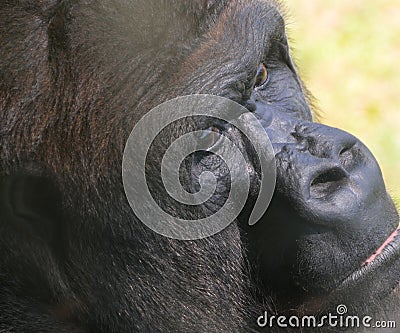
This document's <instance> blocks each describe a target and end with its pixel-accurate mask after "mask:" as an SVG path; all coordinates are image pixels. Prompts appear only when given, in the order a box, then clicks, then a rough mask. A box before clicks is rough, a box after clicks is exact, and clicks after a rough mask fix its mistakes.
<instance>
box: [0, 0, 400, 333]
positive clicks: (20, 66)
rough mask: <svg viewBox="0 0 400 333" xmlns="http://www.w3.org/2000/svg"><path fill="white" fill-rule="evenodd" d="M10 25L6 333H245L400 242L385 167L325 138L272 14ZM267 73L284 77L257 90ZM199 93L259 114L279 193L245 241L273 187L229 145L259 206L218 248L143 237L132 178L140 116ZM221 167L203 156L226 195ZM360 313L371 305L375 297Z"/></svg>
mask: <svg viewBox="0 0 400 333" xmlns="http://www.w3.org/2000/svg"><path fill="white" fill-rule="evenodd" d="M0 21H1V22H2V24H1V25H0V39H1V48H0V143H1V144H0V172H1V185H0V195H1V201H0V208H1V209H0V253H1V255H0V331H7V332H8V331H12V332H107V333H108V332H120V333H122V332H249V331H250V327H254V323H255V320H256V318H257V316H258V315H260V314H262V311H263V310H264V309H268V308H269V306H272V304H270V303H269V302H270V300H271V298H273V302H274V304H278V305H279V308H281V309H282V310H288V309H289V308H290V309H292V308H295V309H301V308H302V307H306V309H307V306H306V305H307V303H311V302H312V301H313V300H314V299H317V303H318V304H319V301H318V299H319V297H320V296H321V295H325V294H330V293H331V292H332V291H333V290H334V289H335V288H336V287H337V286H338V284H339V282H340V281H342V280H343V279H344V278H345V277H346V276H348V275H349V274H350V273H351V272H352V271H354V270H356V269H357V268H358V267H359V266H360V265H361V263H362V262H363V261H364V260H365V259H366V258H368V257H369V256H370V254H372V253H373V251H374V250H375V249H376V248H377V247H379V245H380V244H381V243H382V242H383V241H384V240H385V239H386V238H387V236H388V235H389V234H390V233H391V232H392V231H393V230H394V229H395V227H396V225H397V223H398V215H397V212H396V210H395V208H394V205H393V203H392V201H391V200H390V198H389V196H388V195H387V193H386V190H385V188H384V184H383V181H382V177H381V174H380V171H379V167H378V165H377V164H376V162H375V160H374V159H373V157H372V155H371V154H370V153H369V152H368V150H367V149H366V148H365V147H364V146H363V145H362V144H361V143H360V142H359V141H358V140H357V139H356V138H354V137H352V136H350V135H348V134H346V133H344V132H341V131H339V130H336V129H332V128H329V127H326V126H323V125H319V124H315V123H312V122H311V121H312V114H311V111H310V107H309V106H308V102H307V97H306V95H307V94H306V90H305V89H304V87H303V86H302V83H301V81H300V80H299V78H298V75H297V73H296V70H295V67H294V65H293V63H292V61H291V59H290V56H289V51H288V45H287V40H286V36H285V30H284V21H283V18H282V15H281V14H280V11H279V9H278V7H277V5H276V4H275V3H274V2H272V1H266V2H260V1H253V0H248V1H240V0H237V1H235V0H232V1H202V0H198V1H194V0H193V1H189V0H187V1H184V0H182V1H177V0H168V1H166V0H165V1H162V0H159V1H156V0H146V1H145V0H138V1H123V0H120V1H87V2H83V1H55V0H54V1H53V0H45V1H40V2H37V1H29V0H27V1H19V2H17V3H13V2H9V1H2V2H1V6H0ZM260 62H264V63H265V64H266V66H267V67H268V69H269V75H270V77H269V80H268V82H267V83H266V84H265V85H264V86H262V87H258V88H257V89H254V77H255V74H256V71H257V68H258V65H259V64H260ZM192 93H208V94H215V95H219V96H224V97H227V98H230V99H232V100H234V101H236V102H238V103H241V104H242V105H244V106H246V107H247V108H248V109H249V111H251V112H255V114H256V115H257V116H258V118H259V119H260V121H261V122H262V124H263V125H264V127H265V129H266V130H267V132H268V134H269V135H270V138H271V140H272V142H273V143H274V148H275V149H276V153H277V171H278V183H277V190H276V194H275V197H274V199H273V203H272V206H271V208H270V209H269V210H268V212H267V214H266V216H265V217H264V218H263V219H262V221H260V222H259V223H258V224H256V226H254V227H252V228H250V227H248V226H247V224H246V216H247V214H248V210H250V209H251V204H252V202H254V199H255V197H256V195H257V191H258V187H259V170H258V166H257V160H256V158H254V156H253V155H252V153H253V151H252V149H251V147H249V144H248V142H246V141H245V140H244V139H243V138H242V137H241V135H240V134H239V133H237V132H235V131H233V132H231V134H230V135H233V136H234V137H235V138H236V140H237V141H238V144H239V145H240V147H241V148H242V150H243V152H244V153H246V154H247V160H248V163H249V171H250V172H251V176H252V184H253V185H252V189H251V193H250V198H249V204H248V206H247V208H246V210H245V211H244V212H243V214H242V215H241V218H240V221H239V222H235V223H232V224H231V225H230V227H228V228H227V229H225V230H224V231H222V232H221V233H219V234H217V235H215V236H213V237H210V238H207V239H203V240H199V241H191V242H183V241H176V240H171V239H168V238H165V237H162V236H160V235H158V234H156V233H154V232H153V231H151V230H149V229H148V228H147V227H145V226H144V225H143V224H142V223H141V222H140V221H138V220H137V218H136V217H135V216H134V214H133V212H132V210H131V209H130V207H129V205H128V202H127V200H126V198H125V194H124V191H123V187H122V181H121V162H122V152H123V148H124V144H125V142H126V140H127V138H128V135H129V132H130V131H131V129H132V128H133V126H134V124H135V123H136V122H137V121H138V119H140V117H141V116H143V114H145V113H146V112H147V111H148V110H150V109H151V107H153V106H156V105H158V104H159V103H161V102H163V101H165V100H168V99H170V98H173V97H176V96H178V95H184V94H192ZM192 125H193V124H187V127H188V128H190V126H192ZM222 130H224V129H222ZM184 131H185V126H182V127H179V128H175V129H174V133H173V134H174V135H175V136H179V135H180V134H181V133H182V132H184ZM162 148H163V147H160V149H162ZM149 156H152V155H151V154H150V155H149ZM202 160H203V161H202ZM200 161H202V162H203V163H200ZM156 162H157V159H156V158H155V159H154V163H153V164H151V163H150V166H149V168H150V170H151V168H157V163H156ZM205 162H207V163H208V164H207V163H205ZM199 163H200V164H199ZM219 163H220V160H218V159H216V158H215V157H212V156H208V155H197V156H194V158H193V161H192V162H190V163H188V165H191V166H192V168H193V169H191V170H189V171H188V174H189V176H190V177H192V179H193V177H194V178H196V177H197V176H198V174H199V172H201V171H202V170H204V167H205V166H207V165H209V166H210V167H213V169H214V170H218V171H217V174H218V172H219V174H220V175H221V181H220V182H219V189H221V188H222V189H223V188H224V186H225V185H224V181H225V178H226V177H225V174H224V169H223V168H224V166H223V165H222V166H221V167H220V168H219ZM332 170H333V172H332ZM323 173H326V174H327V175H328V176H327V177H325V178H323V180H322V181H319V182H316V184H314V185H313V186H311V184H312V181H313V179H316V177H318V175H321V174H323ZM189 176H188V178H187V179H189V178H190V177H189ZM327 179H328V180H330V182H328V181H327ZM154 184H157V180H154ZM193 186H194V187H196V181H195V180H194V182H193ZM189 187H190V186H189ZM225 187H226V186H225ZM155 188H157V186H155ZM309 193H311V195H309ZM223 198H224V193H223V191H222V192H221V193H217V194H216V196H215V200H213V201H210V202H209V203H208V206H207V205H206V207H205V208H207V209H210V210H211V211H212V210H216V209H218V207H219V206H220V205H221V202H223ZM321 198H322V199H321ZM221 200H222V201H221ZM179 213H180V212H179V211H176V214H179ZM198 213H199V212H198V211H193V212H191V213H190V212H189V214H193V217H194V218H195V217H196V216H197V215H196V214H198ZM249 266H250V268H249ZM383 267H384V268H382V270H379V272H378V273H376V272H375V274H376V276H377V277H378V278H379V279H380V281H382V284H380V288H382V290H384V291H385V293H387V294H388V293H390V291H391V290H392V289H393V287H394V285H395V284H396V283H397V282H398V277H399V272H400V269H399V267H398V263H393V262H388V263H387V264H386V263H385V264H384V265H383ZM385 267H386V268H385ZM389 273H390V274H389ZM256 286H257V289H256V288H255V287H256ZM361 286H363V285H362V284H361ZM352 290H353V291H352ZM355 290H356V292H355ZM358 293H359V290H357V288H355V289H351V288H350V289H349V290H345V291H344V292H343V293H342V295H343V296H344V297H346V299H347V298H349V299H351V298H352V297H354V296H355V295H358ZM362 299H363V305H365V306H367V307H368V306H369V303H370V302H371V303H374V302H375V301H374V300H375V299H377V295H375V293H374V286H372V287H371V288H368V289H367V290H363V294H362ZM370 299H371V301H370ZM320 308H321V306H317V309H318V311H319V310H320ZM308 309H313V307H312V306H309V307H308Z"/></svg>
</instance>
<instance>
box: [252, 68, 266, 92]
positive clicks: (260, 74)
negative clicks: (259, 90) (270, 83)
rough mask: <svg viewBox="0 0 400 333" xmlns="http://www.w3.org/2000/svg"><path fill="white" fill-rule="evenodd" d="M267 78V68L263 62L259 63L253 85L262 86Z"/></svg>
mask: <svg viewBox="0 0 400 333" xmlns="http://www.w3.org/2000/svg"><path fill="white" fill-rule="evenodd" d="M267 80H268V70H267V67H265V65H264V64H260V66H259V67H258V70H257V74H256V82H255V84H254V86H255V87H260V86H262V85H263V84H264V83H265V82H266V81H267Z"/></svg>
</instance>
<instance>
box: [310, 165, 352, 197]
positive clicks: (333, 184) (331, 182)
mask: <svg viewBox="0 0 400 333" xmlns="http://www.w3.org/2000/svg"><path fill="white" fill-rule="evenodd" d="M347 177H348V173H347V172H346V171H345V170H344V169H343V168H341V167H333V168H330V169H327V170H323V171H322V172H321V173H319V174H318V175H317V176H316V177H315V178H314V179H313V180H312V181H311V185H310V195H311V197H312V198H322V197H325V196H327V195H329V194H332V193H334V192H336V191H337V190H338V189H340V188H341V186H342V185H343V184H344V182H345V181H346V179H347Z"/></svg>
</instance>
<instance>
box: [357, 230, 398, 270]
mask: <svg viewBox="0 0 400 333" xmlns="http://www.w3.org/2000/svg"><path fill="white" fill-rule="evenodd" d="M399 233H400V228H397V229H396V230H395V231H393V233H392V234H391V235H390V236H389V237H388V238H387V239H386V240H385V242H384V243H383V244H382V245H381V247H380V248H379V249H378V250H376V251H375V253H374V254H373V255H372V256H371V257H369V258H368V259H367V260H366V261H365V262H364V264H363V266H365V265H369V264H370V263H371V262H373V261H374V260H375V259H376V257H377V256H378V255H380V254H381V253H382V251H383V250H384V249H385V248H386V246H388V245H389V244H390V243H391V242H393V241H394V239H395V237H396V236H397V235H398V234H399Z"/></svg>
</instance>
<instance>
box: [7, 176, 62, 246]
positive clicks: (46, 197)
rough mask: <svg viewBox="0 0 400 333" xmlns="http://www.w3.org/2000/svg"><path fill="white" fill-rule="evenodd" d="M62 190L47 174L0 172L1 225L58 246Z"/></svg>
mask: <svg viewBox="0 0 400 333" xmlns="http://www.w3.org/2000/svg"><path fill="white" fill-rule="evenodd" d="M61 224H62V216H61V194H60V192H59V191H58V189H57V187H56V186H55V185H54V184H53V182H51V181H50V180H49V179H48V178H45V177H40V176H34V175H25V174H23V175H12V176H3V177H1V176H0V225H4V227H5V228H10V229H11V230H12V229H14V230H15V232H16V233H20V234H25V235H28V237H33V238H39V239H41V240H42V241H45V242H46V243H48V244H49V245H50V246H53V245H54V246H59V244H58V242H59V239H58V238H59V237H58V235H60V231H61V229H62V228H61V227H62V225H61Z"/></svg>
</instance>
